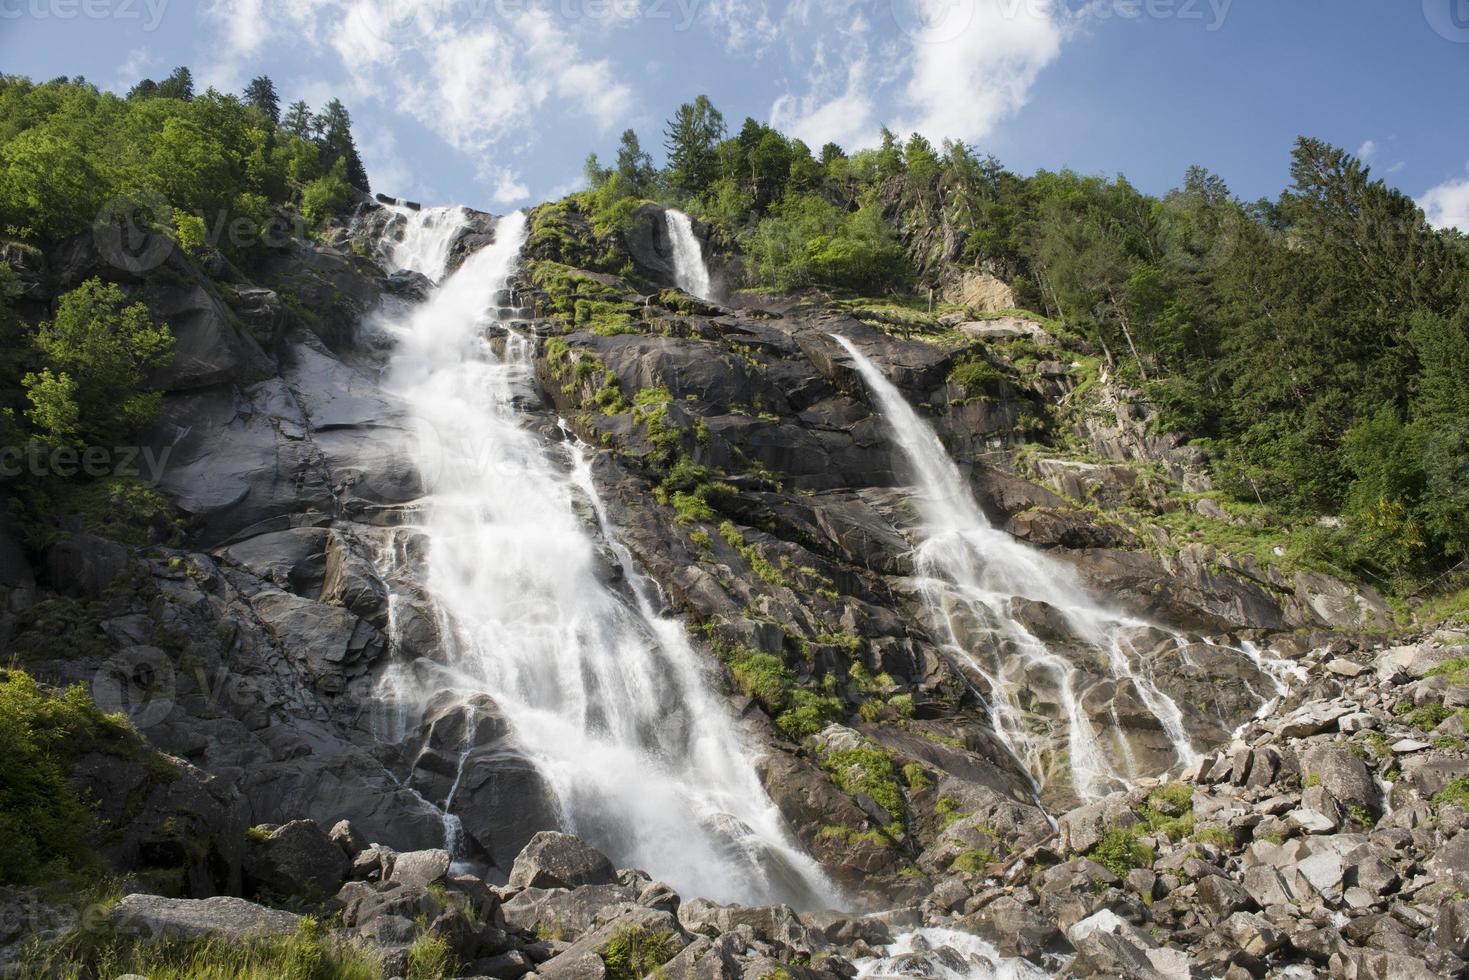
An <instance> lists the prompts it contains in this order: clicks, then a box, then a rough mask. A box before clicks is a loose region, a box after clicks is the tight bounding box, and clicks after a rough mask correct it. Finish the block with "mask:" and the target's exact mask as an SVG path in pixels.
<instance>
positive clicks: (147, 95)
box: [128, 78, 158, 99]
mask: <svg viewBox="0 0 1469 980" xmlns="http://www.w3.org/2000/svg"><path fill="white" fill-rule="evenodd" d="M157 95H158V83H157V82H155V81H153V79H151V78H145V79H143V80H142V81H141V82H139V83H138V84H136V85H134V86H133V87H132V88H131V89H130V90H129V91H128V98H129V99H152V98H155V97H157Z"/></svg>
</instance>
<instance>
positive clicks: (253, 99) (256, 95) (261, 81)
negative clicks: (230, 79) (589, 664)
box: [245, 75, 281, 124]
mask: <svg viewBox="0 0 1469 980" xmlns="http://www.w3.org/2000/svg"><path fill="white" fill-rule="evenodd" d="M245 103H246V104H247V105H252V106H254V107H255V108H257V109H259V110H260V111H261V112H263V113H265V116H266V118H267V119H269V120H270V121H271V122H273V123H277V124H279V123H280V121H281V100H280V97H279V96H278V95H276V92H275V82H272V81H271V80H270V78H269V77H268V76H266V75H259V76H257V77H255V78H253V79H251V80H250V84H249V85H247V86H245Z"/></svg>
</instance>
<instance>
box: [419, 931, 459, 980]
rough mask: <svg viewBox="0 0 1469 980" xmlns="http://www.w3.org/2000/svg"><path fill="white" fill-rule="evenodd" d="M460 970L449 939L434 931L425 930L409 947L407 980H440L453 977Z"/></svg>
mask: <svg viewBox="0 0 1469 980" xmlns="http://www.w3.org/2000/svg"><path fill="white" fill-rule="evenodd" d="M457 970H458V963H457V962H456V961H455V957H454V951H453V950H451V949H450V948H449V941H448V940H447V939H445V938H444V937H443V936H441V935H439V934H438V933H434V932H425V933H423V934H421V935H420V936H419V937H418V938H417V939H415V940H413V945H412V946H410V947H408V977H407V980H440V978H441V977H452V976H454V975H455V974H456V972H457Z"/></svg>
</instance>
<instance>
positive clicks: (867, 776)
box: [821, 748, 908, 823]
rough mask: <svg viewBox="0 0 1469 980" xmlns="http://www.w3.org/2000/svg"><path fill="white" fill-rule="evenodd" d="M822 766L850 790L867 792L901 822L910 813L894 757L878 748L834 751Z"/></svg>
mask: <svg viewBox="0 0 1469 980" xmlns="http://www.w3.org/2000/svg"><path fill="white" fill-rule="evenodd" d="M821 768H823V769H825V770H826V771H827V772H829V773H830V774H831V778H832V779H833V780H834V781H835V782H836V784H837V785H838V786H840V787H841V788H842V789H843V790H844V791H845V792H847V793H865V794H866V795H867V796H869V797H871V798H872V799H873V800H874V801H875V802H876V803H877V805H878V806H880V807H882V808H883V809H884V810H886V811H887V812H888V815H889V816H891V817H892V818H893V820H894V821H895V822H898V823H901V822H902V821H903V819H904V818H905V817H906V816H907V814H908V800H907V798H906V797H905V796H904V795H903V790H902V787H901V786H899V785H898V776H897V772H896V770H895V769H894V767H893V757H892V756H890V755H888V754H887V753H886V752H884V751H882V750H881V749H878V748H858V749H848V750H846V751H842V752H830V753H828V754H827V755H826V756H824V757H823V758H822V760H821Z"/></svg>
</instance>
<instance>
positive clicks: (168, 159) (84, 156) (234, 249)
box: [0, 68, 367, 260]
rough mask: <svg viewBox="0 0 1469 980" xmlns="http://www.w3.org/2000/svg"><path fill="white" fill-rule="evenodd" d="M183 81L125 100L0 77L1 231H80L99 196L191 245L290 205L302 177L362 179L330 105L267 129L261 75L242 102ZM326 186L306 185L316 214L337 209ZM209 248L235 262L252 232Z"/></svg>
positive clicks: (266, 94) (77, 86) (77, 87)
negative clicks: (207, 232) (206, 232)
mask: <svg viewBox="0 0 1469 980" xmlns="http://www.w3.org/2000/svg"><path fill="white" fill-rule="evenodd" d="M192 88H193V83H192V81H191V80H190V78H189V74H188V69H186V68H181V69H179V70H177V71H175V72H174V74H173V75H171V76H170V77H169V78H168V79H166V80H165V81H164V82H162V83H161V84H160V83H154V82H152V81H146V83H143V84H140V85H139V86H137V88H135V89H134V92H133V94H132V95H130V96H129V98H127V99H121V98H118V97H117V96H115V95H112V94H110V93H106V92H101V91H99V90H98V89H97V88H95V87H94V86H92V85H89V84H87V83H85V82H83V81H80V80H78V81H69V80H66V79H58V80H56V81H53V82H47V83H46V84H44V85H36V84H34V83H32V82H31V81H29V80H28V79H24V78H19V77H15V76H4V77H0V119H3V120H4V122H3V123H0V231H4V232H6V233H8V234H10V235H14V236H16V237H19V238H22V239H26V240H32V241H39V242H52V241H56V240H59V239H61V238H64V237H66V236H69V235H75V234H78V233H80V232H84V231H87V230H89V229H90V228H91V227H92V226H93V223H94V222H95V221H96V220H97V219H98V217H99V215H102V214H104V210H103V207H104V204H106V205H108V210H107V212H105V213H106V214H109V215H114V216H116V217H123V216H124V215H127V214H129V212H131V213H132V215H131V216H132V220H133V221H134V223H136V224H140V225H143V226H147V225H150V224H151V225H154V226H155V227H158V228H161V230H163V231H165V232H167V233H170V234H172V235H174V237H175V238H176V239H177V240H178V241H180V243H181V244H183V245H184V246H185V247H186V248H189V249H198V248H201V247H202V245H203V241H202V240H201V237H200V230H201V228H203V229H216V228H226V227H228V226H229V224H230V223H231V222H232V221H234V220H236V219H239V218H241V217H248V218H250V219H251V220H252V222H258V221H259V220H260V219H261V218H262V217H265V218H267V219H268V218H269V217H270V213H269V211H265V212H264V214H263V215H262V211H261V209H260V207H259V202H265V203H266V204H267V205H270V204H280V205H286V206H292V207H300V206H302V205H303V203H304V202H303V197H304V186H305V185H307V184H310V183H311V182H313V181H316V180H318V179H320V178H323V176H324V175H328V174H332V173H337V174H339V175H340V177H341V178H342V180H344V181H346V182H350V183H356V184H357V185H358V186H359V187H361V188H363V189H364V190H365V189H366V186H367V179H366V174H365V172H363V171H362V170H361V161H360V159H358V158H357V156H356V151H355V148H353V147H352V139H351V132H350V118H349V117H348V115H347V112H346V109H345V108H344V107H342V106H341V103H339V102H333V103H332V104H331V105H329V106H328V107H327V110H326V112H325V114H324V115H323V116H322V117H321V125H320V127H318V126H317V124H316V123H317V121H316V120H315V119H314V118H313V117H312V116H311V113H310V111H309V110H308V109H307V108H306V107H305V106H304V104H300V105H299V112H296V111H295V110H296V109H297V107H293V111H292V113H291V114H288V116H287V119H286V123H285V124H284V125H279V126H278V125H277V123H276V121H275V119H274V118H273V117H272V112H271V105H272V100H273V98H274V91H273V86H271V85H270V84H269V79H264V78H260V79H256V80H255V81H254V82H252V83H251V86H250V89H249V90H248V92H247V100H241V99H239V98H236V97H235V96H231V95H222V94H220V93H218V92H214V91H212V90H211V91H209V92H206V93H204V94H203V95H200V96H197V97H195V96H194V95H193V91H192ZM338 163H339V164H340V169H339V170H334V166H333V165H334V164H338ZM337 191H338V188H337V186H336V184H335V182H332V183H331V184H330V186H328V185H318V186H316V187H315V189H314V191H313V193H312V195H311V208H310V211H311V214H312V216H313V217H314V218H316V219H320V218H324V217H326V216H329V215H330V214H335V213H337V212H339V211H340V210H341V206H342V205H344V204H345V203H346V202H345V199H343V198H342V197H341V196H340V195H339V194H338V193H337ZM155 202H156V205H157V206H155ZM334 207H335V208H336V210H332V208H334ZM175 216H179V220H178V227H177V228H175V227H174V218H175ZM216 244H218V245H219V247H221V248H223V249H224V250H225V251H227V252H229V253H230V254H231V255H232V257H234V258H236V259H237V260H247V259H249V258H251V256H252V255H253V254H254V253H255V252H256V250H257V249H258V248H259V247H260V246H261V245H262V242H261V240H260V238H259V236H246V238H245V239H244V240H242V241H239V242H235V241H234V240H222V241H220V242H218V243H216Z"/></svg>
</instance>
